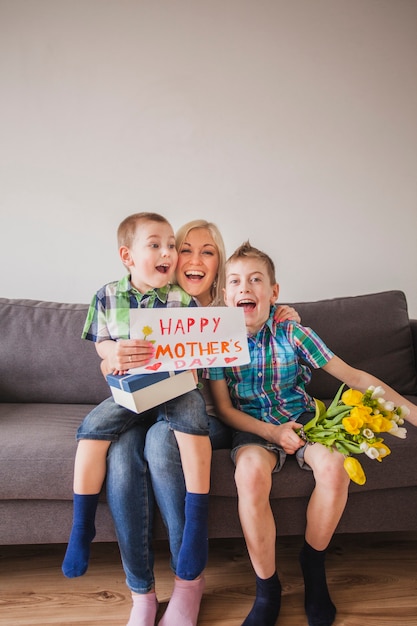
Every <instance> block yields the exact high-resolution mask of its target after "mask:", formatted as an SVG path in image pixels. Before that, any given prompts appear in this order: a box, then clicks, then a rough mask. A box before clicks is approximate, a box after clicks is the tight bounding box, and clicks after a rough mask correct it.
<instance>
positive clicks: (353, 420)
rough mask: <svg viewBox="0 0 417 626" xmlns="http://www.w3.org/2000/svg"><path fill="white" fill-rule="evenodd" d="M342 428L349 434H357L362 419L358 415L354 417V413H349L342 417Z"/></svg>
mask: <svg viewBox="0 0 417 626" xmlns="http://www.w3.org/2000/svg"><path fill="white" fill-rule="evenodd" d="M342 424H343V428H344V429H345V430H346V432H348V433H349V434H350V435H359V433H360V432H361V428H362V426H363V420H362V419H361V418H360V417H355V416H354V415H350V416H349V417H344V418H343V419H342Z"/></svg>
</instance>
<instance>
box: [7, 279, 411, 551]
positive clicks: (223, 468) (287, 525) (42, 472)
mask: <svg viewBox="0 0 417 626" xmlns="http://www.w3.org/2000/svg"><path fill="white" fill-rule="evenodd" d="M294 306H295V307H296V309H297V310H298V311H299V312H300V314H301V317H302V322H303V323H304V325H306V326H311V327H312V328H314V329H315V330H316V331H317V332H318V334H319V335H320V336H321V337H322V338H323V339H324V340H325V341H326V343H327V344H328V345H329V347H331V348H332V349H333V350H334V351H335V352H336V353H337V354H338V355H339V356H340V357H342V358H343V359H345V360H346V361H348V362H349V363H351V364H352V365H354V366H356V367H359V368H362V369H365V370H367V371H369V372H372V373H373V374H375V375H376V376H378V377H379V378H381V379H382V380H384V381H385V382H387V383H388V384H389V385H391V386H392V387H394V388H395V389H397V391H399V392H400V393H402V394H403V395H406V396H407V397H408V398H409V399H411V400H412V401H413V402H414V403H416V404H417V372H416V361H415V357H416V354H417V320H409V318H408V314H407V303H406V299H405V296H404V294H403V293H402V292H400V291H387V292H384V293H376V294H371V295H364V296H357V297H347V298H335V299H331V300H322V301H318V302H297V303H294ZM86 311H87V305H84V304H59V303H53V302H40V301H33V300H9V299H5V298H1V299H0V329H1V344H0V345H1V348H0V442H1V445H0V544H22V543H26V544H34V543H62V542H63V543H65V542H66V541H67V539H68V536H69V531H70V526H71V519H72V473H73V462H74V455H75V447H76V444H75V432H76V429H77V426H78V425H79V423H80V422H81V420H82V419H83V417H84V416H85V415H86V414H87V413H88V412H89V411H90V409H91V408H92V407H93V406H94V405H96V404H97V403H99V402H100V401H101V400H103V399H104V398H106V397H107V396H109V395H110V394H109V389H108V386H107V384H106V382H105V381H104V379H103V377H102V376H101V373H100V370H99V359H98V357H97V355H96V351H95V349H94V347H93V345H92V344H91V343H90V342H87V341H83V340H82V339H80V334H81V329H82V326H83V323H84V319H85V316H86ZM338 387H339V383H338V381H335V380H333V379H332V378H331V377H329V376H328V375H326V374H325V373H324V372H321V371H319V372H314V374H313V379H312V382H311V386H310V391H311V393H312V394H313V395H314V396H316V397H318V398H320V399H322V400H329V399H330V398H332V397H333V396H334V394H335V392H336V391H337V389H338ZM388 438H389V445H390V447H391V449H392V454H391V456H389V457H388V458H387V459H385V460H384V461H383V463H377V462H376V461H371V460H370V459H367V458H362V457H361V462H362V463H363V466H364V469H365V472H366V475H367V482H366V484H365V485H364V486H362V487H360V486H358V485H355V484H353V483H351V487H350V490H351V493H350V498H349V502H348V505H347V508H346V511H345V513H344V515H343V518H342V520H341V522H340V524H339V527H338V532H344V533H355V532H371V531H372V532H375V531H407V530H415V529H416V528H417V428H413V427H412V426H409V428H408V436H407V439H405V440H401V439H396V438H394V437H391V436H389V435H386V439H388ZM387 443H388V442H387ZM312 486H313V481H312V477H311V475H310V474H309V473H308V472H302V471H301V470H299V469H298V467H297V466H296V463H295V461H294V459H290V460H289V461H288V462H287V463H286V465H285V467H284V469H283V471H282V472H281V473H279V474H278V475H276V476H275V477H274V484H273V489H272V502H273V508H274V512H275V515H276V519H277V523H278V533H279V534H282V535H289V534H302V533H303V530H304V520H305V508H306V504H307V500H308V497H309V494H310V493H311V489H312ZM209 532H210V537H213V538H214V537H236V536H241V534H242V533H241V528H240V525H239V520H238V517H237V509H236V489H235V485H234V479H233V465H232V462H231V460H230V455H229V451H228V450H217V451H215V452H214V455H213V472H212V488H211V500H210V523H209ZM155 537H156V538H165V537H166V533H165V529H164V527H163V524H162V522H161V519H160V517H159V516H158V517H157V520H156V525H155ZM114 540H115V534H114V530H113V523H112V519H111V516H110V513H109V510H108V507H107V504H106V502H105V497H104V495H103V497H102V501H101V502H100V505H99V512H98V523H97V537H96V541H114Z"/></svg>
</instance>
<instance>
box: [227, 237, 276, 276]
mask: <svg viewBox="0 0 417 626" xmlns="http://www.w3.org/2000/svg"><path fill="white" fill-rule="evenodd" d="M243 258H250V259H259V261H262V263H264V265H265V267H266V270H267V272H268V276H269V280H270V281H271V285H276V283H277V279H276V278H275V265H274V262H273V260H272V259H271V257H270V256H268V255H267V254H266V252H262V250H258V248H254V247H253V246H251V244H250V242H249V240H248V241H245V242H244V243H242V244H241V245H240V246H239V247H238V248H237V249H236V250H235V251H234V252H233V254H232V255H231V256H230V257H229V258H228V259H227V261H226V268H227V267H228V265H230V263H233V261H238V260H239V259H243Z"/></svg>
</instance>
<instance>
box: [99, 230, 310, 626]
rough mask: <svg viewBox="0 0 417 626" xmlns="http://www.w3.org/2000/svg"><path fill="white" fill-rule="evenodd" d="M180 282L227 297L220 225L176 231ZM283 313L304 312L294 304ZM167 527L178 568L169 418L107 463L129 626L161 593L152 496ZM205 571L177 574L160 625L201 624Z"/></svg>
mask: <svg viewBox="0 0 417 626" xmlns="http://www.w3.org/2000/svg"><path fill="white" fill-rule="evenodd" d="M176 239H177V249H178V265H177V282H178V283H179V284H180V286H181V287H182V288H183V289H184V290H186V291H187V292H188V293H190V294H191V295H192V296H194V297H195V298H197V299H198V301H199V302H200V304H201V305H202V306H212V305H216V306H219V305H221V304H222V297H223V286H224V264H225V259H226V254H225V247H224V243H223V239H222V237H221V235H220V232H219V230H218V228H217V227H216V226H215V225H214V224H212V223H209V222H206V221H204V220H195V221H193V222H189V223H188V224H186V225H184V226H183V227H182V228H181V229H180V230H179V231H178V233H177V237H176ZM280 313H281V315H282V318H283V319H284V318H286V319H288V318H290V319H297V320H298V319H299V318H298V315H297V314H296V312H295V311H294V309H291V308H290V307H281V308H280ZM203 394H204V398H205V400H206V407H207V413H208V414H209V416H210V419H209V422H210V439H211V443H212V447H213V449H214V450H216V449H220V448H229V447H230V445H231V435H230V431H229V429H228V428H227V427H226V426H225V425H224V424H223V423H222V422H220V421H219V420H217V418H216V417H215V416H214V410H213V408H212V402H211V398H210V397H209V396H208V395H207V393H205V388H203ZM153 494H155V498H156V501H157V504H158V507H159V509H160V512H161V515H162V518H163V520H164V523H165V525H166V527H167V529H168V535H169V545H170V551H171V566H172V569H173V571H174V572H175V571H176V564H177V557H178V551H179V548H180V546H181V541H182V533H183V527H184V498H185V484H184V477H183V473H182V466H181V460H180V456H179V451H178V446H177V443H176V439H175V436H174V433H173V432H172V431H171V430H170V429H169V427H168V425H167V422H166V421H164V422H162V421H161V422H157V423H156V424H153V425H151V426H147V425H146V424H144V425H140V426H138V427H137V428H134V429H131V430H129V431H128V432H126V433H125V434H124V435H122V436H121V437H120V439H119V441H117V442H116V443H113V444H112V446H111V447H110V451H109V455H108V462H107V499H108V502H109V506H110V509H111V511H112V515H113V518H114V523H115V527H116V533H117V539H118V542H119V548H120V553H121V557H122V563H123V567H124V570H125V573H126V582H127V585H128V587H129V588H130V589H131V591H132V599H133V607H132V611H131V615H130V619H129V622H128V626H154V623H155V616H156V610H157V600H156V596H155V590H154V584H155V581H154V572H153V565H154V559H153V552H152V545H151V539H152V526H153V513H154V499H153V498H154V495H153ZM203 590H204V578H203V576H199V577H198V578H197V579H195V580H193V581H183V580H179V579H177V578H176V579H175V585H174V591H173V594H172V598H171V600H170V603H169V605H168V609H167V611H166V613H165V615H164V617H163V618H162V620H161V621H160V625H161V626H178V625H179V624H181V626H195V625H196V623H197V617H198V611H199V607H200V600H201V596H202V593H203Z"/></svg>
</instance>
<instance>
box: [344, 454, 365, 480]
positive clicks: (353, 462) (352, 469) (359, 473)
mask: <svg viewBox="0 0 417 626" xmlns="http://www.w3.org/2000/svg"><path fill="white" fill-rule="evenodd" d="M343 467H344V468H345V470H346V471H347V473H348V476H349V478H350V480H353V482H354V483H356V484H357V485H364V484H365V482H366V476H365V472H364V471H363V469H362V465H361V464H360V463H359V461H358V460H357V459H355V458H354V457H353V456H347V457H346V458H345V460H344V462H343Z"/></svg>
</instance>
